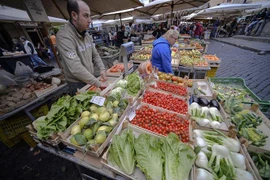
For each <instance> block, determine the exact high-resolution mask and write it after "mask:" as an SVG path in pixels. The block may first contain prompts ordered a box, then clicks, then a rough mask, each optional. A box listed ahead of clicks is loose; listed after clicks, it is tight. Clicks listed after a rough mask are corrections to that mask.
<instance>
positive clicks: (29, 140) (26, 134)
mask: <svg viewBox="0 0 270 180" xmlns="http://www.w3.org/2000/svg"><path fill="white" fill-rule="evenodd" d="M21 138H22V139H23V140H24V141H25V142H26V143H27V144H28V145H29V146H30V147H36V145H37V143H36V141H34V139H33V137H32V136H31V135H30V133H29V132H28V131H26V132H24V133H22V134H21Z"/></svg>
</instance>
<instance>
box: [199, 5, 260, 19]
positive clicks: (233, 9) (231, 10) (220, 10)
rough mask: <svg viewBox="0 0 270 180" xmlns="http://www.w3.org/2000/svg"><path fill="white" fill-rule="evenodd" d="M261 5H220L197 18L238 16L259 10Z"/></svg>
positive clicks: (202, 12) (201, 12)
mask: <svg viewBox="0 0 270 180" xmlns="http://www.w3.org/2000/svg"><path fill="white" fill-rule="evenodd" d="M260 7H261V4H221V5H219V6H214V7H211V8H208V9H205V10H202V11H200V12H198V13H197V15H198V16H204V17H205V16H211V17H219V16H228V15H240V14H242V13H243V12H244V10H246V9H255V8H260Z"/></svg>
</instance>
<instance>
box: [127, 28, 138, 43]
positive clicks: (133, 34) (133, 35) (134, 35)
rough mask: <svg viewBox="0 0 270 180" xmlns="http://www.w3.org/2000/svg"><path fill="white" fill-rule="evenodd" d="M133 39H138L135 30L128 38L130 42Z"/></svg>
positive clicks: (132, 30)
mask: <svg viewBox="0 0 270 180" xmlns="http://www.w3.org/2000/svg"><path fill="white" fill-rule="evenodd" d="M132 37H137V35H136V34H135V31H134V29H131V31H130V35H129V36H128V41H131V38H132Z"/></svg>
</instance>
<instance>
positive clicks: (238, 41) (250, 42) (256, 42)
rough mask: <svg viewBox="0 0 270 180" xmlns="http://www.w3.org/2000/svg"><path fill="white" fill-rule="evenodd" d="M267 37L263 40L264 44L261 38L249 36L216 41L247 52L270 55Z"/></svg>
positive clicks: (269, 44)
mask: <svg viewBox="0 0 270 180" xmlns="http://www.w3.org/2000/svg"><path fill="white" fill-rule="evenodd" d="M269 39H270V38H269V37H268V38H265V40H268V41H265V42H261V41H262V39H261V37H260V38H258V37H250V36H238V37H237V36H236V37H230V38H217V39H216V40H217V41H220V42H224V43H228V44H231V45H234V46H237V47H241V48H244V49H247V50H251V51H255V52H261V51H264V52H267V53H270V43H269Z"/></svg>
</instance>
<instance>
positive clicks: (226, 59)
mask: <svg viewBox="0 0 270 180" xmlns="http://www.w3.org/2000/svg"><path fill="white" fill-rule="evenodd" d="M207 53H209V54H216V55H217V56H218V57H220V58H221V64H220V67H219V68H218V70H217V73H216V77H241V78H243V79H244V80H245V82H246V85H247V86H248V88H250V89H251V90H252V91H253V92H254V93H255V94H256V95H257V96H258V97H259V98H261V99H262V100H268V101H270V54H266V55H259V54H258V53H256V52H253V51H249V50H244V49H241V48H238V47H235V46H232V45H229V44H225V43H221V42H218V41H213V40H212V41H211V43H210V44H209V48H208V52H207Z"/></svg>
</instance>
